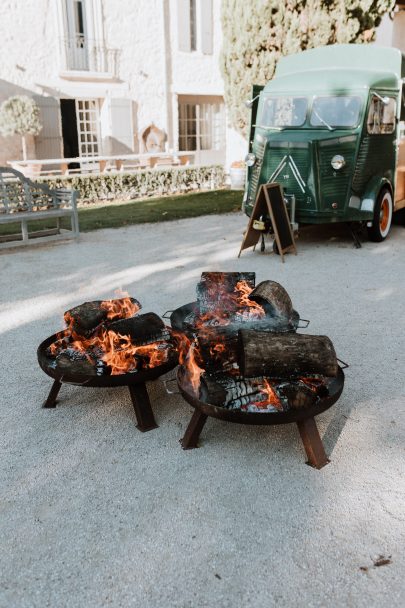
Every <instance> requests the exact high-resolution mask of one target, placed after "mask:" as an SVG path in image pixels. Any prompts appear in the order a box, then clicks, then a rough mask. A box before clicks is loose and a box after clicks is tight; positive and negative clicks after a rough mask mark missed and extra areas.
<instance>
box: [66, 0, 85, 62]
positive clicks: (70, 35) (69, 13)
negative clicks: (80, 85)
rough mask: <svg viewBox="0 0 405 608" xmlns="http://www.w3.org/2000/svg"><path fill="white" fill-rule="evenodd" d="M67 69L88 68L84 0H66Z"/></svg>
mask: <svg viewBox="0 0 405 608" xmlns="http://www.w3.org/2000/svg"><path fill="white" fill-rule="evenodd" d="M66 21H67V39H66V52H67V63H68V69H71V70H88V69H89V41H88V35H87V21H86V7H85V3H84V0H66Z"/></svg>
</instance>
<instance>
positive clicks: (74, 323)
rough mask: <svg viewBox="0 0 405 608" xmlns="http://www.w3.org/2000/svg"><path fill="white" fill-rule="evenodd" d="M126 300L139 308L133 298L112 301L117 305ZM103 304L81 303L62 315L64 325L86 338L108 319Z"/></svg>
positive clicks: (96, 301)
mask: <svg viewBox="0 0 405 608" xmlns="http://www.w3.org/2000/svg"><path fill="white" fill-rule="evenodd" d="M126 299H129V300H131V302H132V304H134V305H136V306H137V307H138V310H139V309H140V308H141V304H140V303H139V302H138V300H136V299H135V298H118V299H116V300H112V301H113V302H117V303H118V304H119V303H120V302H123V301H124V300H126ZM103 302H105V300H94V301H92V302H83V304H79V306H75V307H74V308H71V309H70V310H67V311H66V312H65V314H64V319H65V323H66V324H67V325H68V326H69V327H71V328H72V329H73V331H74V332H75V333H77V334H78V335H80V336H87V337H88V336H89V335H90V334H91V333H92V331H93V330H94V329H95V328H96V327H97V326H98V325H100V323H102V322H103V321H106V320H107V319H108V309H107V307H106V306H103Z"/></svg>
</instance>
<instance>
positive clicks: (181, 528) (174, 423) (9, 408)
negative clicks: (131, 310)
mask: <svg viewBox="0 0 405 608" xmlns="http://www.w3.org/2000/svg"><path fill="white" fill-rule="evenodd" d="M245 224H246V222H245V219H244V218H243V217H242V216H240V215H238V214H236V215H235V214H234V215H225V216H210V217H201V218H196V219H190V220H181V221H178V222H170V223H162V224H153V225H143V226H130V227H127V228H122V229H117V230H102V231H98V232H93V233H88V234H84V235H82V236H81V238H80V240H79V242H66V243H59V244H56V245H51V244H49V245H47V246H37V247H30V248H27V249H24V250H21V249H20V250H13V251H8V252H6V253H4V252H3V253H2V254H1V255H0V269H1V275H0V282H1V292H0V293H1V296H0V300H1V304H0V344H1V351H0V354H1V368H0V369H1V372H2V383H1V397H0V399H1V409H0V416H1V428H2V434H1V452H2V456H1V462H2V467H1V473H0V476H1V479H0V482H1V503H0V510H1V514H0V538H1V544H2V550H1V552H0V606H1V607H7V608H8V607H12V608H14V607H16V608H25V607H38V608H44V607H48V606H49V607H52V608H55V607H58V608H59V607H63V608H64V607H74V608H77V607H83V608H87V607H89V608H93V607H94V608H99V607H102V606H113V607H117V608H121V607H127V606H128V607H132V606H134V607H135V606H136V607H141V608H205V607H207V608H211V607H215V608H235V607H238V608H245V607H252V608H269V607H271V606H286V607H288V608H290V607H295V606H297V607H302V606H305V608H310V607H326V606H328V607H329V606H332V607H334V608H335V607H345V608H346V607H347V606H350V607H351V606H353V607H355V608H362V607H365V608H370V607H374V606H378V607H385V606H387V607H388V606H389V607H390V608H392V607H400V608H403V606H404V605H405V583H404V566H405V552H404V544H405V529H404V502H405V480H404V456H405V407H404V404H405V388H404V358H405V357H404V353H405V332H404V319H405V316H404V301H405V281H404V270H405V264H404V260H405V238H404V236H405V232H404V228H402V227H400V226H395V227H394V229H393V231H392V234H391V236H390V238H389V239H388V240H387V241H386V242H385V243H381V244H372V243H368V242H366V243H364V245H363V248H362V249H360V250H355V249H353V247H352V242H351V238H350V236H349V235H348V234H347V233H346V232H345V231H344V230H342V229H340V228H338V227H332V228H328V229H315V228H307V229H306V230H304V231H302V234H301V237H300V239H299V241H298V256H297V257H294V256H292V255H288V257H287V258H286V262H285V264H282V263H281V262H280V259H279V258H278V257H277V256H275V255H274V254H272V253H270V249H269V252H266V253H265V254H261V253H259V252H252V251H251V250H249V251H246V252H244V253H243V254H242V257H241V258H240V259H239V260H238V259H237V257H236V255H237V252H238V249H239V245H240V241H241V237H242V230H243V228H244V227H245ZM207 269H210V270H254V271H256V273H257V280H263V279H266V278H269V279H274V280H276V281H279V282H281V283H282V284H283V285H284V286H285V287H286V288H287V289H288V291H289V292H290V295H291V297H292V300H293V303H294V306H295V308H296V309H297V310H298V311H299V312H300V314H301V316H302V317H304V318H308V319H311V325H310V328H309V330H307V331H310V332H311V333H322V334H328V335H329V336H330V337H331V338H332V340H333V341H334V343H335V346H336V350H337V353H338V356H339V357H341V358H342V359H343V360H345V361H348V362H349V363H350V368H349V369H348V370H347V372H346V384H345V389H344V392H343V395H342V397H341V399H340V400H339V402H338V403H337V404H336V406H334V407H333V408H331V409H330V410H328V411H327V412H325V413H324V414H321V415H320V416H319V417H318V426H319V430H320V433H321V436H322V437H323V440H324V444H325V447H326V451H327V453H328V455H329V456H330V458H331V464H329V465H328V466H326V467H325V468H324V469H322V470H321V471H316V470H314V469H312V468H310V467H308V466H306V465H305V456H304V452H303V448H302V444H301V442H300V440H299V435H298V430H297V428H296V426H295V425H286V426H281V427H244V426H240V425H232V424H229V423H225V422H221V421H219V420H214V419H209V420H208V422H207V424H206V426H205V428H204V431H203V434H202V441H201V446H202V447H201V448H200V449H198V450H191V451H188V452H183V451H182V450H181V448H180V446H179V443H178V439H179V438H180V437H181V436H182V434H183V432H184V430H185V427H186V425H187V423H188V420H189V417H190V414H191V408H190V406H188V404H186V403H185V402H183V401H182V399H181V398H179V397H178V396H176V395H170V396H168V395H167V394H166V393H165V389H164V386H163V383H162V380H161V379H160V380H158V381H155V382H153V383H151V384H150V385H149V389H150V394H151V398H152V403H153V407H154V411H155V414H156V418H157V420H158V423H159V428H158V429H156V430H154V431H152V432H149V433H145V434H142V433H140V432H139V431H138V430H137V429H136V428H135V424H134V423H135V418H134V412H133V408H132V405H131V403H130V399H129V394H128V391H127V389H125V388H118V389H108V390H101V389H90V388H89V389H80V388H78V387H70V386H63V387H62V390H61V394H60V402H59V404H58V406H57V408H56V409H55V410H44V409H41V407H40V405H41V403H42V401H43V400H44V397H45V396H46V394H47V391H48V390H49V388H50V379H49V378H48V377H47V376H46V375H45V374H44V373H43V372H42V371H41V370H40V368H39V366H38V364H37V361H36V348H37V346H38V344H39V342H40V341H42V340H43V339H44V338H45V337H46V336H48V335H49V334H51V333H54V331H56V330H57V329H59V328H61V326H62V313H63V311H64V310H66V309H67V308H69V307H71V306H73V305H75V304H78V303H80V302H82V301H84V300H86V299H89V298H104V297H113V295H114V289H115V288H118V287H120V288H122V289H125V290H127V291H129V292H130V294H132V295H134V296H136V297H137V298H139V299H140V300H141V302H142V303H143V305H144V311H148V310H154V311H156V312H158V313H160V314H161V313H163V312H164V311H165V310H166V309H171V308H175V307H176V306H179V305H181V304H183V303H186V302H189V301H191V300H193V299H194V289H195V283H196V281H197V280H198V277H199V275H200V273H201V271H202V270H207ZM172 376H173V372H171V373H170V374H169V375H168V377H172ZM380 556H383V558H387V559H389V560H391V563H388V564H386V565H382V566H376V565H374V562H376V560H378V559H379V558H380ZM377 563H378V562H377Z"/></svg>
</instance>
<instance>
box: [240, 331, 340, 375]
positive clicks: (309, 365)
mask: <svg viewBox="0 0 405 608" xmlns="http://www.w3.org/2000/svg"><path fill="white" fill-rule="evenodd" d="M238 362H239V367H240V370H241V373H242V374H243V375H244V376H247V377H251V376H269V377H271V378H290V377H291V376H297V375H298V376H301V375H304V374H321V375H323V376H336V375H337V373H338V363H337V359H336V353H335V349H334V347H333V344H332V342H331V340H330V339H329V338H328V337H327V336H308V335H304V334H290V333H284V334H274V333H268V332H258V331H254V330H248V329H241V330H239V361H238Z"/></svg>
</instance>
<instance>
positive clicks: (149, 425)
mask: <svg viewBox="0 0 405 608" xmlns="http://www.w3.org/2000/svg"><path fill="white" fill-rule="evenodd" d="M128 388H129V392H130V395H131V399H132V405H133V406H134V410H135V415H136V420H137V422H138V424H137V425H136V428H137V429H139V430H140V431H142V433H145V432H146V431H151V430H152V429H157V427H158V425H157V424H156V420H155V417H154V415H153V411H152V406H151V404H150V401H149V395H148V391H147V389H146V384H145V382H141V383H140V384H135V385H130V386H129V387H128Z"/></svg>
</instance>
